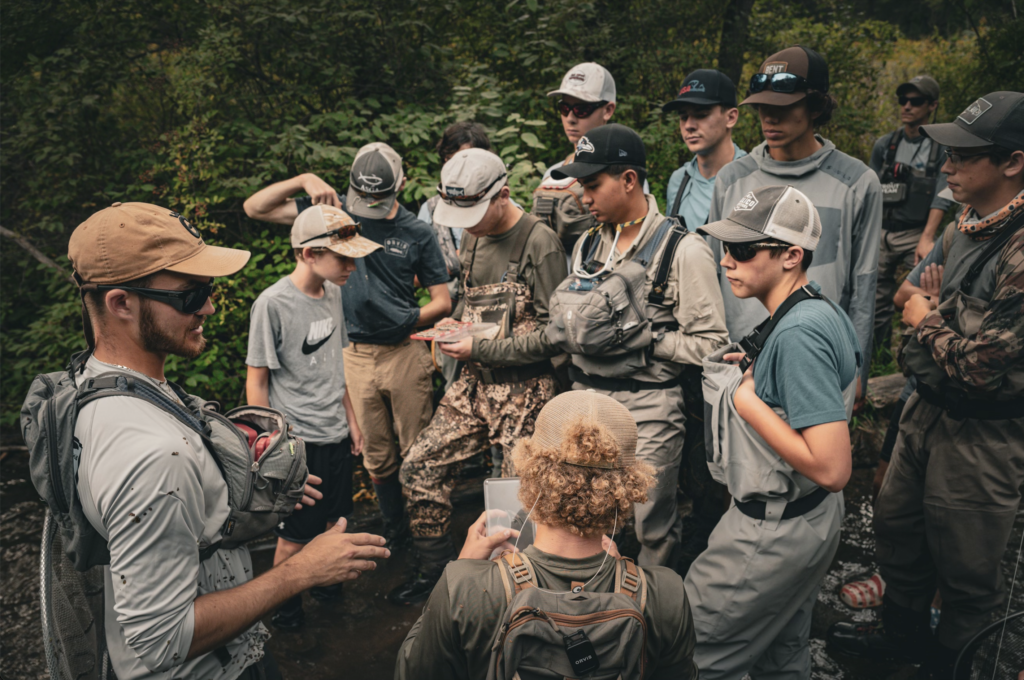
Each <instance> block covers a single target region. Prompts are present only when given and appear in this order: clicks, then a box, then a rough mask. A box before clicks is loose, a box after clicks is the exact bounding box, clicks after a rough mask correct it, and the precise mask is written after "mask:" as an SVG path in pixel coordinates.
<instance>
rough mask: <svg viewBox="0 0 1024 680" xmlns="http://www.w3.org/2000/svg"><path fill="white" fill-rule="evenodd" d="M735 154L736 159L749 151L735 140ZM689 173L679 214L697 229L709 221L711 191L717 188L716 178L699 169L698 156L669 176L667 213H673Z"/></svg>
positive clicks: (690, 226)
mask: <svg viewBox="0 0 1024 680" xmlns="http://www.w3.org/2000/svg"><path fill="white" fill-rule="evenodd" d="M733 148H734V150H733V156H732V159H733V160H736V159H737V158H740V157H742V156H746V155H747V152H746V151H744V150H743V149H741V148H740V147H738V146H736V143H735V142H733ZM684 175H689V176H690V181H689V182H687V183H686V191H685V192H683V200H682V201H680V203H679V216H680V217H682V218H683V219H684V220H686V228H687V229H689V230H690V231H696V230H697V229H698V228H699V227H703V226H704V224H705V223H706V222H707V221H708V213H709V212H710V211H711V192H712V191H714V189H715V178H714V177H711V178H707V179H706V178H705V177H704V175H702V174H700V170H698V169H697V157H696V156H694V157H693V159H692V160H691V161H690V162H689V163H687V164H686V165H684V166H683V167H681V168H679V169H678V170H676V171H675V172H673V173H672V176H671V177H669V178H668V187H667V190H666V195H665V198H666V200H668V203H667V204H666V205H665V214H666V215H669V214H671V213H672V206H674V205H675V200H676V194H678V193H679V187H680V185H682V183H683V176H684Z"/></svg>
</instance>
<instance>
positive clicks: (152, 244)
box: [68, 203, 250, 284]
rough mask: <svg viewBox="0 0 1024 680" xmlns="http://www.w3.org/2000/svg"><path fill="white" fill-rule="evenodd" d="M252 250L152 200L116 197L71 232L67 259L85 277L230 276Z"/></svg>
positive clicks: (92, 279)
mask: <svg viewBox="0 0 1024 680" xmlns="http://www.w3.org/2000/svg"><path fill="white" fill-rule="evenodd" d="M249 256H250V253H249V251H248V250H240V249H238V248H221V247H219V246H210V245H207V244H206V243H204V242H203V237H202V235H201V234H200V233H199V230H198V229H196V228H195V227H194V226H193V225H192V223H191V222H189V221H188V220H187V219H185V217H184V216H182V215H180V214H179V213H176V212H174V211H173V210H171V209H169V208H161V207H160V206H157V205H152V204H150V203H114V204H113V205H111V206H110V207H109V208H104V209H103V210H100V211H99V212H97V213H94V214H93V215H92V216H91V217H89V219H87V220H86V221H85V222H82V223H81V224H80V225H78V227H77V228H76V229H75V231H74V232H73V233H72V234H71V240H70V242H69V243H68V259H70V260H71V264H72V265H73V266H74V268H75V272H76V273H77V274H78V276H79V277H80V278H81V280H82V281H83V282H85V283H96V284H114V283H124V282H125V281H131V280H133V279H138V278H141V277H143V276H149V275H150V274H155V273H156V272H158V271H162V270H165V269H166V270H167V271H172V272H177V273H179V274H189V275H192V276H230V275H231V274H234V273H235V272H237V271H238V270H240V269H241V268H242V267H244V266H245V263H246V262H248V261H249Z"/></svg>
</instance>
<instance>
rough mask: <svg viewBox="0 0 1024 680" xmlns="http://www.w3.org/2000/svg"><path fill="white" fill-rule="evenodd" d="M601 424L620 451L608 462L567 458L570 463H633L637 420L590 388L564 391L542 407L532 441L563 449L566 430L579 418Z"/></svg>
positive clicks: (585, 465)
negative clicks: (612, 460)
mask: <svg viewBox="0 0 1024 680" xmlns="http://www.w3.org/2000/svg"><path fill="white" fill-rule="evenodd" d="M581 420H582V421H584V422H585V423H593V424H596V425H601V426H602V427H604V428H605V429H606V430H607V431H608V433H609V434H611V436H612V438H613V439H614V440H615V442H616V443H617V444H618V445H619V455H618V456H617V457H616V458H615V462H614V463H611V464H596V463H589V462H585V461H576V460H566V461H565V462H566V463H569V464H571V465H579V466H581V467H596V468H605V469H613V468H626V467H632V466H633V465H635V464H636V421H635V420H634V419H633V416H632V415H631V414H630V412H629V409H627V408H626V407H625V406H623V405H622V404H620V403H619V402H617V401H616V400H614V399H612V398H611V397H609V396H607V395H604V394H598V393H597V392H595V391H593V390H573V391H570V392H563V393H562V394H560V395H558V396H557V397H555V398H554V399H552V400H551V401H549V402H548V403H547V404H545V405H544V408H542V409H541V411H540V414H539V415H538V416H537V423H536V425H535V427H534V430H533V437H532V439H531V441H532V442H533V443H535V444H537V445H539V446H542V447H544V448H549V449H555V450H557V451H565V450H566V448H568V447H564V446H563V442H564V440H565V436H566V434H565V433H566V430H568V429H569V428H570V427H572V426H574V425H576V424H577V423H579V422H580V421H581Z"/></svg>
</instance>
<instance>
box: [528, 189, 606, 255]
mask: <svg viewBox="0 0 1024 680" xmlns="http://www.w3.org/2000/svg"><path fill="white" fill-rule="evenodd" d="M530 212H531V213H532V214H534V215H536V216H537V217H539V218H541V219H542V220H544V221H545V222H546V223H547V225H548V226H549V227H551V229H552V230H553V231H554V232H555V234H557V235H558V238H559V240H561V242H562V247H564V248H565V252H567V253H571V252H572V249H573V247H574V246H575V245H576V241H577V239H579V237H580V235H581V234H583V233H584V232H586V231H587V230H588V229H590V228H592V227H593V226H594V216H593V215H591V214H590V211H589V210H587V209H586V208H585V207H583V187H582V186H581V185H580V183H579V180H576V179H572V180H571V181H569V182H566V181H565V180H556V179H552V178H551V177H548V178H547V179H545V180H543V181H542V182H541V183H540V186H539V187H537V189H536V190H535V191H534V192H533V208H532V209H531V210H530Z"/></svg>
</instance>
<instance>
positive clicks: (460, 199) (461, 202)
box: [437, 172, 508, 208]
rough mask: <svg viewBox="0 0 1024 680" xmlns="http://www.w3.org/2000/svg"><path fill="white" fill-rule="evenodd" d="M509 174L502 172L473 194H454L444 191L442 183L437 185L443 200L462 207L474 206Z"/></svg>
mask: <svg viewBox="0 0 1024 680" xmlns="http://www.w3.org/2000/svg"><path fill="white" fill-rule="evenodd" d="M507 176H508V173H505V172H503V173H501V174H500V175H498V177H497V178H496V179H495V180H494V181H493V182H491V183H490V184H488V185H487V186H486V187H485V188H484V190H483V191H481V192H480V193H478V194H473V195H472V196H452V195H450V194H446V193H445V191H444V187H443V186H442V185H440V184H438V185H437V193H438V195H439V196H440V197H441V200H442V201H444V202H445V203H448V204H450V205H455V206H458V207H460V208H472V207H473V206H474V205H476V204H477V203H479V202H480V201H481V200H483V198H484V196H486V195H487V192H488V191H490V190H491V188H492V187H494V185H495V184H497V183H498V182H500V181H501V180H503V179H505V177H507Z"/></svg>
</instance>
